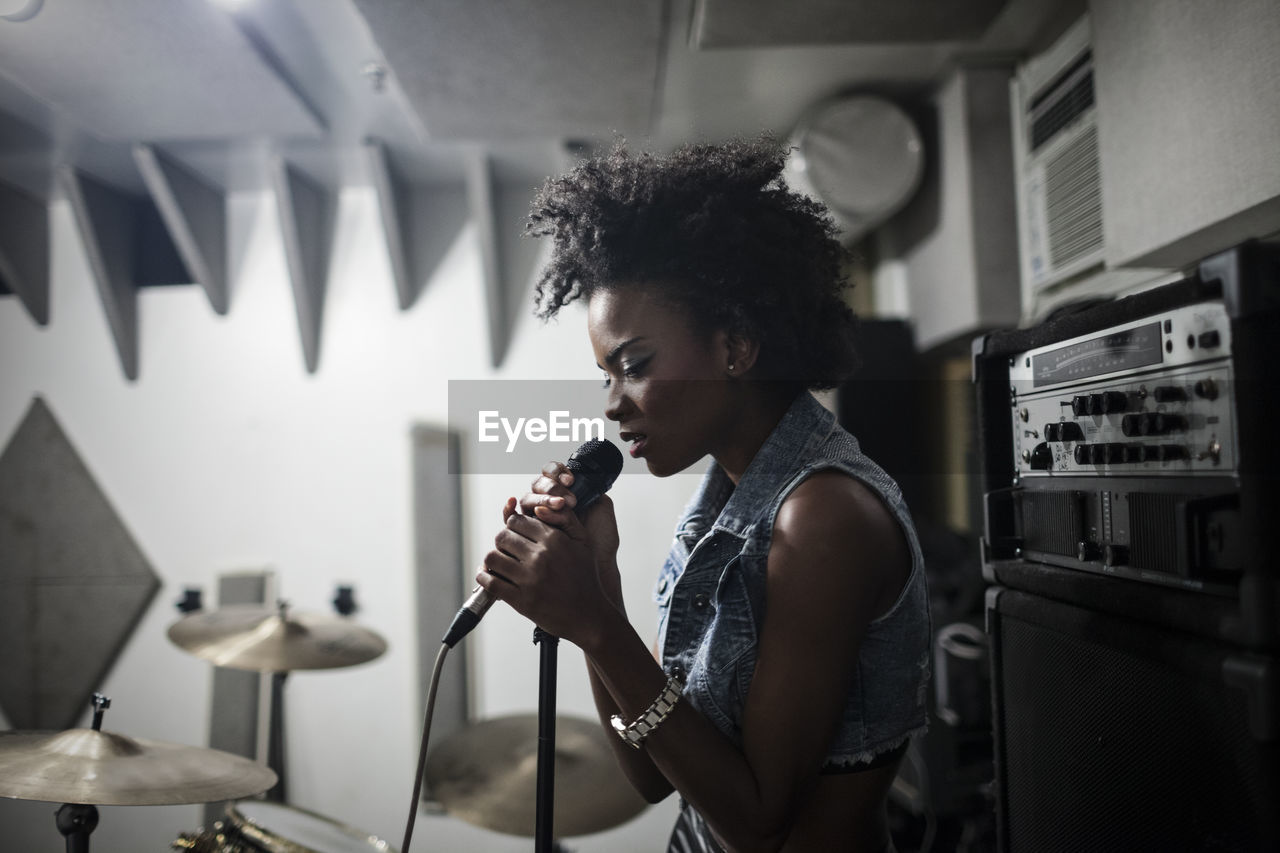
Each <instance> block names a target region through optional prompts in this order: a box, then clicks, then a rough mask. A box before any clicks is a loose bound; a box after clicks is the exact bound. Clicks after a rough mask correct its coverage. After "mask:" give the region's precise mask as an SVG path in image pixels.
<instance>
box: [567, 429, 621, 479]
mask: <svg viewBox="0 0 1280 853" xmlns="http://www.w3.org/2000/svg"><path fill="white" fill-rule="evenodd" d="M565 467H566V468H568V469H569V470H570V471H573V472H575V473H578V472H581V473H582V474H584V475H585V476H588V477H591V478H592V479H593V480H595V481H596V482H597V485H598V486H599V488H600V491H601V492H606V491H608V490H609V487H610V486H612V485H613V481H614V480H616V479H617V478H618V475H619V474H621V473H622V451H621V450H619V449H618V447H617V445H615V444H614V443H613V442H611V441H607V440H605V439H601V438H593V439H590V440H589V441H586V442H583V443H582V444H581V445H580V446H579V447H578V449H577V450H575V451H573V453H572V454H571V455H570V456H569V459H568V461H567V462H565Z"/></svg>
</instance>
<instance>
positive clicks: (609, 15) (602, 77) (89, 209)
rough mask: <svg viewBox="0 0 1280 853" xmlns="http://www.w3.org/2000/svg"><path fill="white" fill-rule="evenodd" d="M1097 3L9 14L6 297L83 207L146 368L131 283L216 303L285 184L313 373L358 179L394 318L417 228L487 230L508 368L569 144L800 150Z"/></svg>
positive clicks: (299, 3)
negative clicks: (266, 207)
mask: <svg viewBox="0 0 1280 853" xmlns="http://www.w3.org/2000/svg"><path fill="white" fill-rule="evenodd" d="M1084 7H1085V0H947V2H941V0H788V2H786V3H778V2H776V0H539V2H533V1H532V0H525V2H518V0H234V2H233V0H0V296H3V295H12V294H16V295H17V296H18V297H19V298H20V299H21V300H22V302H23V304H24V306H25V307H26V309H27V311H28V313H29V314H30V315H31V317H32V318H33V319H34V320H35V322H37V323H38V324H41V325H43V324H45V323H47V322H48V318H49V298H48V255H49V252H48V243H49V234H48V226H47V223H46V221H45V220H46V218H47V217H45V216H44V215H42V212H43V209H44V208H46V207H47V204H48V203H49V202H50V201H51V200H53V199H55V198H65V199H67V200H68V201H69V202H70V204H71V207H72V209H73V212H74V214H75V219H76V222H77V226H78V228H79V230H80V232H81V237H82V239H83V242H84V244H85V250H86V255H87V256H88V260H89V265H90V268H91V271H92V273H93V275H94V278H95V280H96V283H97V286H98V291H99V294H100V296H101V297H102V300H103V307H104V312H105V314H106V316H107V320H108V322H109V324H110V326H111V330H112V333H113V336H114V337H115V340H116V344H117V349H118V351H119V354H120V359H121V363H122V367H123V369H124V372H125V374H126V375H127V376H128V377H129V378H131V379H132V378H136V376H137V375H138V370H139V367H138V353H137V338H138V335H137V322H138V319H137V310H136V305H135V301H136V297H135V295H134V294H135V292H136V290H137V289H138V288H139V287H141V286H144V285H148V284H165V283H192V282H195V283H197V284H200V285H201V286H203V287H204V289H205V290H206V292H207V295H208V298H209V302H210V304H211V306H212V308H213V309H214V310H215V311H216V312H217V313H220V314H221V313H225V312H226V311H227V310H228V307H229V286H228V282H227V279H228V278H229V277H230V275H231V273H229V272H228V271H227V270H226V269H225V266H226V264H225V260H226V257H225V256H226V251H225V226H224V220H225V197H226V195H227V194H228V193H232V192H239V191H261V190H269V191H273V192H274V193H275V194H276V198H277V201H278V204H277V209H278V210H279V212H280V216H281V229H282V235H283V240H284V247H285V254H286V259H287V261H288V266H289V274H290V278H291V282H292V286H293V290H294V296H295V302H296V305H297V313H298V323H299V331H300V334H301V337H302V343H303V350H304V354H305V360H306V365H307V369H308V370H311V371H314V370H315V369H316V364H317V362H318V358H319V334H320V329H321V326H322V314H323V307H324V282H325V278H326V272H327V270H326V263H327V257H328V250H329V247H330V245H331V241H332V236H333V235H332V228H333V222H334V217H333V208H334V206H335V201H334V194H335V192H336V190H337V189H338V188H341V187H343V186H351V185H368V186H373V187H374V189H375V191H376V193H377V195H378V203H379V206H380V210H381V213H382V218H383V223H384V230H385V232H386V240H387V244H388V251H389V254H390V257H391V265H392V272H393V277H394V278H395V284H396V288H397V292H398V299H399V304H400V307H401V308H402V309H407V308H409V307H410V306H411V305H412V304H413V303H414V300H415V299H416V296H417V294H418V293H419V291H420V290H421V288H422V286H423V283H424V281H426V280H427V279H428V278H429V277H430V270H431V268H432V265H433V263H435V262H438V260H439V257H440V256H441V254H440V248H441V247H442V246H444V245H445V242H444V240H445V238H447V237H448V233H447V229H444V230H443V232H442V235H443V236H442V237H441V238H440V239H435V238H434V236H429V237H424V232H423V230H422V229H421V227H419V225H418V224H419V223H422V222H427V221H431V222H440V221H445V220H447V221H449V222H452V223H458V222H461V221H462V220H463V219H466V218H468V217H469V218H470V220H471V221H472V222H474V223H475V224H476V227H477V229H478V234H479V245H480V250H481V254H482V262H483V267H484V278H485V281H484V286H485V289H486V298H487V301H488V306H489V314H490V317H489V324H490V337H491V350H492V360H493V363H494V364H495V365H496V364H500V363H501V362H502V359H503V357H504V354H505V349H506V340H507V337H508V335H509V332H510V329H511V326H512V317H513V316H514V312H515V311H516V310H518V309H517V308H516V307H515V305H516V303H517V302H518V301H519V298H520V294H519V292H518V291H519V290H520V283H521V282H523V281H525V280H526V279H527V273H528V268H529V267H530V266H531V263H532V260H531V257H530V255H529V252H530V250H529V248H528V246H527V243H528V242H529V241H523V242H524V243H525V244H526V245H524V246H520V245H517V244H519V243H521V241H519V240H518V235H519V230H520V229H519V226H520V223H521V222H522V221H523V218H524V211H525V210H527V205H528V199H529V196H530V194H531V192H532V190H533V188H534V187H535V186H536V185H537V184H538V183H540V182H541V181H542V180H543V179H544V178H545V177H546V176H547V175H549V174H553V173H555V172H558V171H560V170H561V169H562V168H563V167H564V166H565V165H566V164H567V163H568V162H570V161H571V159H572V157H573V156H574V155H575V154H577V153H580V152H582V151H584V150H585V151H590V150H593V149H598V148H601V147H607V146H608V145H610V144H611V143H612V141H613V140H615V139H617V138H619V137H625V138H626V139H627V140H628V141H629V142H630V143H631V144H632V145H633V146H635V147H642V148H646V149H650V150H658V151H661V150H667V149H669V148H671V147H673V146H675V145H677V144H680V143H683V142H687V141H717V140H722V139H726V138H729V137H733V136H755V135H757V134H759V133H761V132H770V133H773V134H774V135H776V136H778V137H781V138H786V137H787V136H788V135H790V134H791V133H792V132H793V131H794V129H795V128H796V126H797V124H798V123H799V122H800V120H801V119H802V117H803V116H804V115H805V113H806V111H807V110H809V109H811V108H812V107H813V106H814V105H815V104H818V103H820V102H822V101H824V100H827V99H829V98H830V97H832V96H833V95H837V94H840V93H847V92H851V91H861V92H873V93H876V94H880V95H885V96H889V97H892V98H897V99H900V100H916V101H921V100H923V99H924V98H925V97H926V96H927V95H928V94H929V93H930V92H931V91H932V90H933V89H934V87H935V86H936V85H937V84H938V83H939V82H940V81H941V80H942V79H943V78H944V77H945V75H946V74H947V72H948V70H949V69H951V68H952V67H954V66H955V65H956V64H958V63H989V62H993V61H999V62H1004V63H1008V62H1009V61H1010V60H1012V59H1016V58H1018V57H1022V56H1025V55H1027V54H1028V53H1030V52H1035V51H1038V50H1039V49H1041V48H1043V47H1044V46H1045V45H1047V44H1048V43H1049V42H1051V41H1052V39H1053V38H1054V37H1056V36H1057V35H1058V34H1059V33H1060V32H1061V31H1062V30H1063V29H1064V28H1065V27H1066V26H1068V25H1069V24H1071V23H1072V22H1073V21H1074V20H1076V19H1077V18H1078V17H1079V16H1080V15H1081V14H1082V13H1083V11H1084ZM446 208H447V209H446ZM166 234H167V235H168V236H167V237H166V236H165V235H166ZM513 235H514V237H515V238H516V239H513ZM433 240H434V242H433ZM139 246H145V247H146V249H145V251H144V250H143V249H140V248H139ZM513 294H514V295H513Z"/></svg>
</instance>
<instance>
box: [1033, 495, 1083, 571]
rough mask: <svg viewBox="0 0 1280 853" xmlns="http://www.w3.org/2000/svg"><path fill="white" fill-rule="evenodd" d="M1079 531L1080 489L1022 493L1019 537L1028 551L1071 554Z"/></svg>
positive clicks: (1081, 525) (1078, 542)
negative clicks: (1075, 490)
mask: <svg viewBox="0 0 1280 853" xmlns="http://www.w3.org/2000/svg"><path fill="white" fill-rule="evenodd" d="M1083 532H1084V497H1083V495H1081V493H1080V492H1023V493H1022V539H1023V547H1024V548H1026V549H1027V550H1028V551H1038V552H1041V553H1045V554H1060V555H1062V556H1064V557H1074V556H1076V552H1077V551H1078V550H1079V547H1080V540H1081V539H1083V538H1084V537H1083V536H1082V534H1083Z"/></svg>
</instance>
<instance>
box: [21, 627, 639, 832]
mask: <svg viewBox="0 0 1280 853" xmlns="http://www.w3.org/2000/svg"><path fill="white" fill-rule="evenodd" d="M168 636H169V639H170V640H171V641H172V642H173V643H174V644H175V645H177V646H178V647H179V648H181V649H183V650H184V651H186V652H188V653H190V654H192V655H194V656H196V657H198V658H201V659H203V660H207V661H210V662H212V663H214V664H216V665H217V666H222V667H230V668H233V669H244V670H254V671H259V672H271V673H275V674H282V673H287V672H290V671H293V670H308V669H311V670H314V669H332V668H339V667H346V666H353V665H355V664H359V663H364V662H367V661H370V660H373V659H374V658H376V657H378V656H379V655H381V654H383V652H385V651H386V648H387V644H386V642H385V641H384V640H383V639H382V637H380V636H379V635H378V634H377V633H375V632H373V631H370V630H369V629H367V628H363V627H361V626H359V625H357V624H355V623H354V622H352V621H351V620H349V619H347V618H345V617H342V616H329V615H327V614H306V613H292V612H290V611H289V610H288V609H287V608H286V607H285V606H283V605H281V606H279V607H276V608H271V607H259V606H234V607H225V608H222V609H220V610H215V611H209V612H205V611H195V612H192V613H189V614H188V615H186V616H184V617H183V618H181V619H180V620H178V621H177V622H175V623H174V624H173V625H171V626H170V628H169V630H168ZM110 705H111V701H110V700H109V699H107V698H106V697H105V696H102V695H101V694H94V699H93V706H94V715H93V723H92V726H91V727H90V728H78V729H69V730H65V731H61V732H48V731H44V732H22V731H8V732H0V797H9V798H13V799H20V800H38V801H44V802H53V803H62V804H63V805H62V807H61V808H59V809H58V811H57V813H56V824H57V828H58V831H59V832H60V833H61V834H62V835H63V836H64V837H65V838H66V849H67V853H88V850H89V835H90V833H92V832H93V830H94V828H95V827H96V826H97V823H98V812H97V809H96V806H100V805H109V806H115V805H178V804H190V803H219V802H224V801H225V802H227V807H226V812H225V815H224V817H223V819H222V820H219V821H214V823H213V825H212V826H211V827H208V828H201V829H199V830H197V831H196V832H192V833H182V834H181V835H180V836H179V837H178V839H177V840H175V841H174V842H173V843H172V845H171V846H172V849H175V850H193V851H197V853H371V851H393V853H394V848H393V847H392V846H391V845H390V844H388V843H387V842H386V841H384V840H382V839H380V838H377V837H375V836H373V835H371V834H369V833H365V832H361V831H360V830H357V829H354V828H352V827H349V826H346V825H345V824H342V823H339V822H337V821H334V820H330V819H329V818H326V817H324V816H322V815H319V814H316V813H314V812H310V811H306V810H304V809H300V808H297V807H296V806H291V805H286V804H284V803H280V802H271V801H269V800H263V799H258V798H257V797H259V796H260V795H262V794H263V793H264V792H266V791H268V790H270V789H273V788H275V787H276V786H277V782H278V781H279V776H278V774H277V773H276V771H275V770H273V769H272V768H270V767H267V766H264V765H263V764H261V763H259V762H257V761H254V760H252V759H249V758H244V757H241V756H239V755H234V754H232V753H228V752H223V751H220V750H216V749H207V748H202V747H194V746H185V745H180V744H172V743H165V742H161V741H152V740H146V739H143V738H134V737H129V736H126V735H123V734H118V733H114V732H110V731H103V730H102V728H101V726H102V720H103V715H104V712H105V711H106V709H107V708H109V707H110ZM536 727H537V717H536V715H528V716H513V717H502V718H497V719H493V720H488V721H483V722H480V723H477V724H475V725H472V726H470V727H467V728H464V729H462V730H461V731H459V732H457V733H455V734H454V735H452V736H451V737H449V738H447V739H446V740H445V741H444V742H443V743H441V744H440V745H439V746H438V747H436V748H434V749H433V750H432V751H431V753H430V758H429V760H428V762H427V767H426V779H427V782H428V786H429V789H430V791H431V792H432V795H433V797H434V798H435V799H437V800H438V801H439V803H440V805H441V806H442V807H443V808H444V810H445V811H446V812H447V813H448V814H450V815H452V816H455V817H457V818H459V819H461V820H463V821H466V822H468V823H470V824H473V825H475V826H479V827H481V828H485V829H491V830H494V831H497V832H502V833H507V834H511V835H522V836H529V837H532V836H533V834H534V797H535V769H536V749H537V746H536V740H537V728H536ZM556 729H557V742H556V750H555V759H556V760H555V765H556V770H557V773H558V774H559V775H560V780H561V784H562V785H563V789H564V796H562V797H560V798H559V800H558V801H557V802H556V804H555V805H556V811H555V823H556V827H557V828H558V830H559V833H558V834H559V835H560V836H562V837H563V836H574V835H583V834H587V833H593V832H600V831H603V830H605V829H608V828H611V827H613V826H617V825H619V824H621V823H624V822H626V821H628V820H630V819H631V818H632V817H635V816H636V815H637V814H639V813H640V812H641V811H642V810H643V809H644V807H645V803H644V801H643V800H642V799H641V798H640V797H639V796H638V795H637V794H636V793H635V792H634V791H632V790H631V788H630V786H629V785H627V784H626V782H625V781H623V780H622V777H621V775H620V773H619V772H618V770H617V768H616V767H615V766H614V763H613V757H612V754H611V752H610V750H609V746H608V742H607V741H606V740H605V735H604V732H603V730H602V729H601V728H600V726H599V725H598V724H596V723H594V722H592V721H588V720H581V719H577V718H572V717H560V718H557V725H556ZM407 748H408V747H407Z"/></svg>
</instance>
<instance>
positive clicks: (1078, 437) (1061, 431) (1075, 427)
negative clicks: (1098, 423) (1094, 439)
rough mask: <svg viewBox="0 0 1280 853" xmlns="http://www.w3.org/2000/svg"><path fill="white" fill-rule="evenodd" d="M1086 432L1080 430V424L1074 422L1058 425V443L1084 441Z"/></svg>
mask: <svg viewBox="0 0 1280 853" xmlns="http://www.w3.org/2000/svg"><path fill="white" fill-rule="evenodd" d="M1083 440H1084V430H1082V429H1080V424H1078V423H1074V422H1072V421H1067V422H1066V423H1061V424H1058V441H1083Z"/></svg>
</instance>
